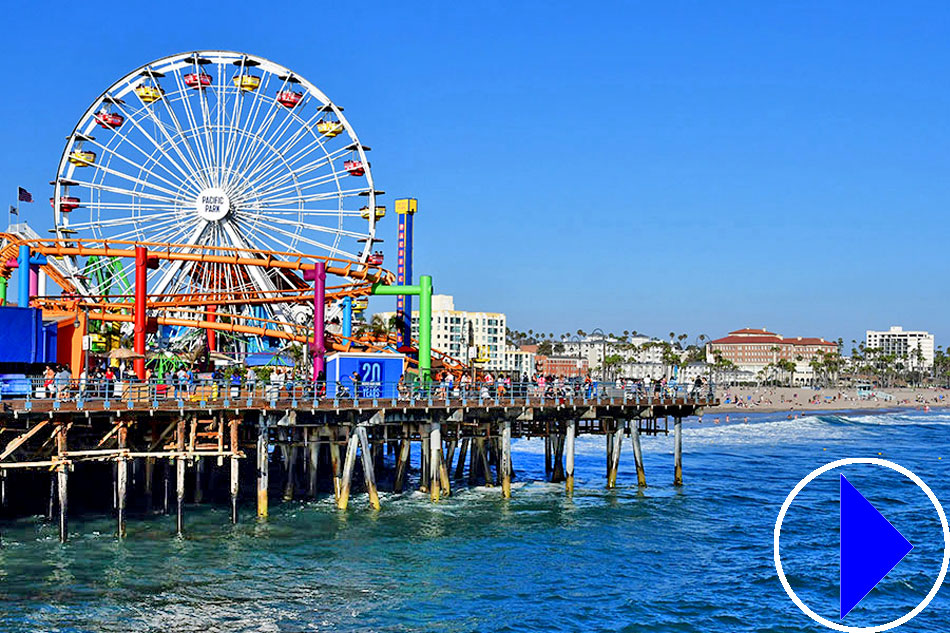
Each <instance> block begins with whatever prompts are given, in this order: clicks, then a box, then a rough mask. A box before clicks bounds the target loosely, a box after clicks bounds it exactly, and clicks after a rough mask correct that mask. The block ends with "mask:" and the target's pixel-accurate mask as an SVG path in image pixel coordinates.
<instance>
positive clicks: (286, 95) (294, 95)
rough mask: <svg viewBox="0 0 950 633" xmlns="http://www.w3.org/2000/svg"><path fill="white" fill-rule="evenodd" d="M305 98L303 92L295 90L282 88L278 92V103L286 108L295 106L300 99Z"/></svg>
mask: <svg viewBox="0 0 950 633" xmlns="http://www.w3.org/2000/svg"><path fill="white" fill-rule="evenodd" d="M301 99H303V93H301V92H294V91H293V90H281V91H280V92H278V93H277V103H279V104H280V105H282V106H284V107H285V108H295V107H297V104H299V103H300V100H301Z"/></svg>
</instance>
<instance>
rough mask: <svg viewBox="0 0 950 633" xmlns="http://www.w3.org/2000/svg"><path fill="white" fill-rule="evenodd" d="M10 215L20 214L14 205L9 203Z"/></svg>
mask: <svg viewBox="0 0 950 633" xmlns="http://www.w3.org/2000/svg"><path fill="white" fill-rule="evenodd" d="M10 215H17V216H18V215H20V212H19V211H17V210H16V207H15V206H13V205H12V204H11V205H10Z"/></svg>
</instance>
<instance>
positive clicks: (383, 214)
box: [360, 206, 386, 220]
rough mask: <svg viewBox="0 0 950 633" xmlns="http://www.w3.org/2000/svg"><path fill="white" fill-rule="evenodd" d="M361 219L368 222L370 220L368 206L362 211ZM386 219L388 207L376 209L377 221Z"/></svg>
mask: <svg viewBox="0 0 950 633" xmlns="http://www.w3.org/2000/svg"><path fill="white" fill-rule="evenodd" d="M360 217H361V218H363V219H364V220H368V219H369V207H368V206H366V207H363V208H362V209H360ZM384 217H386V207H384V206H377V207H376V219H377V220H381V219H383V218H384Z"/></svg>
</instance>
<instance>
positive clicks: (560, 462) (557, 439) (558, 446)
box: [551, 433, 564, 483]
mask: <svg viewBox="0 0 950 633" xmlns="http://www.w3.org/2000/svg"><path fill="white" fill-rule="evenodd" d="M551 443H552V444H553V446H554V466H553V467H552V469H551V482H552V483H560V482H562V481H564V436H563V435H561V434H560V433H555V434H554V435H552V436H551Z"/></svg>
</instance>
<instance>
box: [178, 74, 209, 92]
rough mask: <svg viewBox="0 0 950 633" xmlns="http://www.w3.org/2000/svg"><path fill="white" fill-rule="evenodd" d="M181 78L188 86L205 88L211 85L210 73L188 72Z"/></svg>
mask: <svg viewBox="0 0 950 633" xmlns="http://www.w3.org/2000/svg"><path fill="white" fill-rule="evenodd" d="M182 79H184V80H185V85H186V86H188V87H189V88H198V89H201V88H206V87H208V86H210V85H211V75H209V74H208V73H188V74H187V75H185V76H184V77H182Z"/></svg>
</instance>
